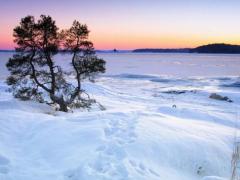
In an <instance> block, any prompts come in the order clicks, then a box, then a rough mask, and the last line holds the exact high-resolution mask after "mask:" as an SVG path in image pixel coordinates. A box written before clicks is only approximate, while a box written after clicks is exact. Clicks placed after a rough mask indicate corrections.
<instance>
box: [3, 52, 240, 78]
mask: <svg viewBox="0 0 240 180" xmlns="http://www.w3.org/2000/svg"><path fill="white" fill-rule="evenodd" d="M12 54H13V53H0V67H1V72H0V77H2V76H3V74H4V73H6V72H7V71H6V68H5V63H6V61H7V59H8V58H9V57H11V55H12ZM98 56H99V57H101V58H103V59H104V60H106V62H107V65H106V69H107V71H106V74H107V75H117V74H148V75H149V74H154V75H161V76H177V77H188V76H205V77H206V76H208V77H209V76H218V77H219V76H221V77H225V76H240V70H239V69H240V55H227V54H188V53H98ZM56 61H57V62H58V63H63V64H64V66H65V67H68V64H69V63H70V55H62V54H59V55H57V56H56Z"/></svg>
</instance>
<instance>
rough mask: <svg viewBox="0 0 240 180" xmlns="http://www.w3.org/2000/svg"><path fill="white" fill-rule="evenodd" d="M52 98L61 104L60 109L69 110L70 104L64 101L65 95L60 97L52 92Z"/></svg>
mask: <svg viewBox="0 0 240 180" xmlns="http://www.w3.org/2000/svg"><path fill="white" fill-rule="evenodd" d="M50 98H51V100H52V101H53V102H54V103H57V104H58V105H59V107H60V109H59V111H63V112H68V106H67V103H66V102H65V101H64V99H63V96H62V97H61V98H59V97H56V96H55V95H54V94H50Z"/></svg>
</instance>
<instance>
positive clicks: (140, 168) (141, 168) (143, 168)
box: [129, 160, 160, 177]
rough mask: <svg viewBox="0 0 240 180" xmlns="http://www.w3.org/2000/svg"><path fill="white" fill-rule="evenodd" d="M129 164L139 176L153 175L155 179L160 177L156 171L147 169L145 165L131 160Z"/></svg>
mask: <svg viewBox="0 0 240 180" xmlns="http://www.w3.org/2000/svg"><path fill="white" fill-rule="evenodd" d="M129 164H130V165H131V166H132V168H133V169H134V170H135V171H136V172H137V173H139V174H141V175H142V176H145V175H148V176H149V175H153V176H155V177H160V175H159V174H158V173H157V172H156V171H154V170H153V169H151V168H147V167H146V166H145V165H144V164H143V163H141V162H140V163H137V162H135V161H134V160H129Z"/></svg>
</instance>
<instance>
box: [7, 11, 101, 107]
mask: <svg viewBox="0 0 240 180" xmlns="http://www.w3.org/2000/svg"><path fill="white" fill-rule="evenodd" d="M88 34H89V30H88V28H87V26H86V25H82V24H80V23H79V22H78V21H74V23H73V25H72V27H71V28H70V29H68V30H63V31H61V33H59V29H58V27H57V26H56V24H55V21H54V20H53V19H52V18H51V17H50V16H45V15H41V16H40V19H39V20H38V21H37V22H36V21H35V19H34V17H33V16H27V17H25V18H23V19H21V22H20V25H19V26H17V27H16V28H15V29H14V38H15V39H14V42H15V43H16V44H17V48H16V53H15V54H14V55H13V57H12V58H10V59H9V61H8V63H7V65H6V66H7V68H8V70H9V71H10V73H11V74H10V76H9V77H8V78H7V83H8V85H10V86H11V89H12V92H13V95H14V96H15V97H16V98H20V99H22V100H30V99H33V100H37V101H39V102H41V103H43V102H45V103H48V104H57V105H58V106H59V110H60V111H64V112H67V111H68V109H69V108H71V107H89V106H90V105H91V104H92V103H93V102H95V101H94V100H92V99H90V98H89V96H87V97H88V98H83V96H82V95H83V93H86V92H85V91H84V90H83V89H82V88H81V82H82V80H83V79H86V78H89V79H93V78H94V77H95V75H97V74H99V73H104V72H105V61H104V60H102V59H99V58H98V57H97V56H96V55H95V52H94V48H93V44H92V42H90V41H88ZM61 47H62V48H64V50H66V51H67V52H70V53H71V54H72V56H71V59H70V61H71V64H72V68H73V71H74V73H75V80H76V83H75V84H76V85H75V84H72V83H70V82H68V81H67V80H68V77H67V76H66V73H65V72H64V71H63V69H62V67H60V66H59V65H56V63H55V62H54V56H55V55H56V54H58V53H59V50H60V49H61Z"/></svg>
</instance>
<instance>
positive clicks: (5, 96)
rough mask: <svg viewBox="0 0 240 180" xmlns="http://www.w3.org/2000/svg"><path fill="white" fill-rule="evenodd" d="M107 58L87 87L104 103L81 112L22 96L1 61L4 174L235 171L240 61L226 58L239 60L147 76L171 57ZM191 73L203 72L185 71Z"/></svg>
mask: <svg viewBox="0 0 240 180" xmlns="http://www.w3.org/2000/svg"><path fill="white" fill-rule="evenodd" d="M100 56H103V57H104V56H106V57H105V59H107V61H108V68H112V69H110V70H108V71H107V73H106V74H105V75H104V76H102V77H100V78H98V79H97V81H96V83H94V84H93V83H90V82H85V83H84V88H85V89H86V90H87V91H88V92H89V93H90V94H91V95H92V97H94V98H96V99H97V100H98V102H100V103H101V104H102V105H103V106H105V108H106V110H105V111H101V110H99V109H98V108H97V107H94V108H93V109H92V110H91V111H89V112H88V111H83V110H74V112H73V113H61V112H55V111H54V110H53V109H51V108H50V107H49V106H47V105H44V104H38V103H35V102H22V101H19V100H17V99H14V98H13V97H12V95H11V94H10V93H9V92H8V91H7V88H8V87H7V85H6V84H5V83H4V78H5V77H6V74H7V71H6V69H4V68H5V67H4V66H3V65H4V63H3V61H2V62H1V68H2V71H1V73H0V79H1V80H0V180H128V179H129V180H221V179H229V177H230V174H231V156H232V152H233V142H234V136H235V135H236V134H238V133H239V132H238V131H237V129H236V126H238V121H239V108H240V98H239V97H240V89H239V88H240V79H239V77H238V76H239V74H237V73H238V72H237V70H235V69H234V68H236V66H238V65H239V64H238V61H236V64H235V66H234V65H232V64H231V65H230V64H228V63H225V64H226V66H227V67H230V66H232V67H233V68H232V69H231V68H229V69H225V71H224V68H222V66H220V65H219V64H221V63H222V61H219V63H215V64H214V63H212V64H211V63H210V64H211V65H210V66H209V67H207V66H208V64H205V65H204V62H205V63H207V62H208V61H203V63H202V66H201V67H202V69H201V68H200V67H199V66H196V67H194V68H196V69H191V68H187V67H188V66H187V67H185V66H184V65H183V66H179V64H176V66H179V68H180V69H181V68H182V69H181V70H182V72H179V74H182V75H184V77H183V76H181V77H180V76H177V75H179V74H177V72H175V70H177V68H176V67H175V68H174V67H171V68H173V69H172V71H171V68H170V69H169V71H168V72H170V73H169V74H167V75H168V76H163V75H162V74H161V73H158V75H149V74H157V73H155V71H157V67H156V66H157V65H158V66H159V69H163V70H164V69H165V70H166V69H167V68H169V63H170V62H168V65H165V68H164V63H162V64H161V65H162V66H161V67H160V64H158V63H156V62H155V61H154V58H153V59H151V57H150V62H152V63H154V65H152V67H153V68H155V69H153V71H150V70H149V69H148V67H147V62H146V60H145V61H144V60H143V61H139V62H138V61H136V60H135V61H131V58H128V61H127V60H126V59H124V55H117V54H109V55H106V54H105V55H100ZM127 56H131V55H127ZM137 56H139V57H140V60H141V55H137ZM142 56H145V55H142ZM160 56H166V55H160ZM171 56H181V58H178V59H179V61H180V62H182V61H183V60H182V59H184V56H182V55H171ZM185 56H187V55H185ZM191 56H192V55H191ZM196 56H198V55H196ZM0 57H1V56H0ZM4 57H6V55H5V56H4ZM221 57H222V56H221ZM1 58H2V57H1ZM59 58H61V57H59ZM64 58H66V57H63V59H64ZM108 58H109V59H108ZM114 58H115V60H116V61H115V63H114ZM125 58H126V57H125ZM134 58H136V59H137V57H136V56H135V57H133V59H134ZM142 58H144V57H142ZM155 58H156V57H155ZM166 58H169V56H166ZM175 58H176V59H177V57H175ZM234 58H236V57H234ZM234 58H233V61H234ZM237 58H239V57H237ZM237 58H236V59H237ZM111 59H113V60H112V61H111ZM120 59H123V61H124V62H123V63H121V62H122V61H120ZM162 59H164V57H162ZM189 59H192V58H190V57H189ZM197 59H198V61H199V60H200V59H201V58H200V57H198V58H197ZM203 59H204V58H203ZM222 59H223V60H224V62H225V61H226V60H225V59H230V60H229V61H231V60H232V59H231V56H226V57H225V58H224V56H223V57H222ZM0 60H2V59H0ZM156 60H157V58H156ZM191 61H192V60H191ZM198 61H196V62H195V61H193V62H194V63H195V64H197V63H199V62H198ZM215 62H216V61H215ZM124 63H125V64H124ZM141 63H144V65H141ZM165 63H166V62H165ZM109 64H110V65H109ZM150 64H151V63H150ZM213 64H214V65H213ZM198 65H199V64H198ZM150 66H151V65H150ZM192 66H193V65H189V67H192ZM213 67H215V70H216V69H217V70H216V72H215V73H214V72H212V71H211V68H213ZM124 68H125V69H124ZM141 68H142V71H143V73H140V71H141ZM184 68H185V71H183V69H184ZM197 68H199V71H198V72H199V74H198V73H197ZM225 68H226V67H225ZM237 68H238V69H239V66H238V67H237ZM113 69H114V71H113ZM129 69H132V70H129ZM204 69H205V73H206V74H207V75H206V76H204V77H203V76H202V74H204V72H203V70H204ZM213 69H214V68H213ZM144 70H145V71H144ZM129 71H130V72H133V73H129ZM188 71H189V72H190V76H192V74H191V73H193V72H194V71H195V72H196V74H197V76H198V77H186V75H187V73H188ZM151 72H152V73H151ZM159 72H160V70H159ZM171 72H172V74H171ZM173 72H175V74H174V73H173ZM224 72H225V73H224ZM201 73H202V74H201ZM211 73H212V74H211ZM221 73H222V74H221ZM219 74H221V75H222V76H221V77H220V76H219ZM170 75H172V76H170ZM214 75H215V77H213V76H214ZM200 76H201V77H200ZM217 76H218V77H217ZM178 93H179V94H178ZM211 93H218V94H220V95H223V96H228V97H229V98H230V99H231V100H233V103H229V102H225V101H218V100H213V99H210V98H209V95H210V94H211Z"/></svg>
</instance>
